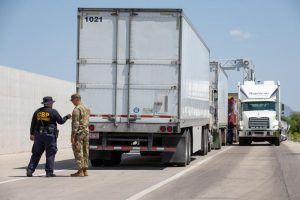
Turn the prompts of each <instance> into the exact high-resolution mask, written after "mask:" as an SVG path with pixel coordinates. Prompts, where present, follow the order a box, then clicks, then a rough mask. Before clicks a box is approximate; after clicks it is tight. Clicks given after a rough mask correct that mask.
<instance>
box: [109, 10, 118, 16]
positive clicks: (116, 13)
mask: <svg viewBox="0 0 300 200" xmlns="http://www.w3.org/2000/svg"><path fill="white" fill-rule="evenodd" d="M110 15H111V16H118V15H119V12H118V11H116V12H113V13H111V14H110Z"/></svg>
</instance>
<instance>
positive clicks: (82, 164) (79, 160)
mask: <svg viewBox="0 0 300 200" xmlns="http://www.w3.org/2000/svg"><path fill="white" fill-rule="evenodd" d="M75 137H76V138H75V144H72V149H73V153H74V157H75V162H76V165H77V168H78V169H82V168H88V166H89V134H88V133H82V134H80V135H76V136H75Z"/></svg>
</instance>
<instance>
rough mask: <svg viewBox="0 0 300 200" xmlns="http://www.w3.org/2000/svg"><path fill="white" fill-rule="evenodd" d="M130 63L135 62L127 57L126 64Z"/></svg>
mask: <svg viewBox="0 0 300 200" xmlns="http://www.w3.org/2000/svg"><path fill="white" fill-rule="evenodd" d="M129 64H134V62H133V61H130V60H129V59H126V65H129Z"/></svg>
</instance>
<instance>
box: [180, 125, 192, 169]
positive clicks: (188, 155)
mask: <svg viewBox="0 0 300 200" xmlns="http://www.w3.org/2000/svg"><path fill="white" fill-rule="evenodd" d="M184 136H185V154H184V162H182V163H177V165H178V166H181V167H185V166H186V165H189V164H190V163H191V149H192V148H191V146H192V140H191V134H190V131H189V130H188V129H187V130H185V131H184Z"/></svg>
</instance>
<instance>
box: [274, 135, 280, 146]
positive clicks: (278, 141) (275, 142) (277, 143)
mask: <svg viewBox="0 0 300 200" xmlns="http://www.w3.org/2000/svg"><path fill="white" fill-rule="evenodd" d="M274 144H275V146H280V139H279V137H277V138H274Z"/></svg>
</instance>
